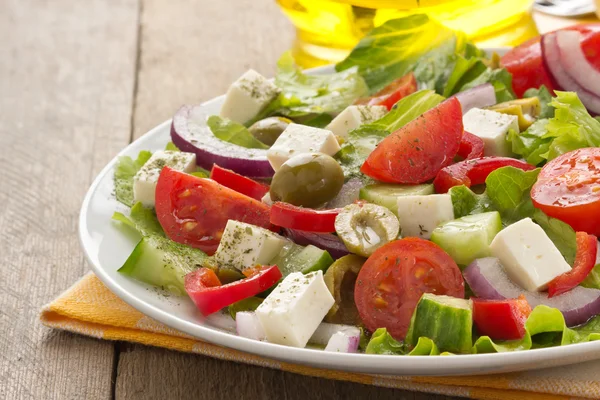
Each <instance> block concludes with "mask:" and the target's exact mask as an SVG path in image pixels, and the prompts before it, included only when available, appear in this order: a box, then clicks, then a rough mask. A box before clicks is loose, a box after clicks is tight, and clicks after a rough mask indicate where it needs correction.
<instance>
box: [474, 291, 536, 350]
mask: <svg viewBox="0 0 600 400" xmlns="http://www.w3.org/2000/svg"><path fill="white" fill-rule="evenodd" d="M471 301H472V302H473V322H474V323H475V326H476V327H477V331H478V332H479V334H480V335H482V336H483V335H486V336H489V337H490V338H492V339H495V340H517V339H521V338H522V337H523V336H524V335H525V321H526V320H527V317H529V314H531V307H530V306H529V303H528V302H527V299H525V296H523V295H521V296H519V298H518V299H507V300H483V299H477V298H472V299H471Z"/></svg>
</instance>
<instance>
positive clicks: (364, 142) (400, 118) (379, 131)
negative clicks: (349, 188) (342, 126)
mask: <svg viewBox="0 0 600 400" xmlns="http://www.w3.org/2000/svg"><path fill="white" fill-rule="evenodd" d="M442 100H444V98H443V97H442V96H440V95H438V94H436V93H435V92H434V91H433V90H421V91H419V92H416V93H413V94H411V95H409V96H407V97H405V98H403V99H402V100H400V101H398V103H396V105H395V106H394V108H393V109H392V110H391V111H390V112H389V113H387V114H386V115H384V116H383V117H382V118H380V119H378V120H377V121H374V122H372V123H370V124H366V125H362V126H360V127H358V128H357V129H354V130H352V131H350V132H349V133H348V140H347V141H346V143H344V145H343V146H342V149H341V150H340V151H339V152H338V154H336V158H337V159H338V161H340V163H341V165H342V169H343V170H344V174H345V176H346V178H350V177H353V176H361V174H360V173H359V169H360V166H361V165H362V164H363V163H364V161H365V160H366V159H367V157H368V156H369V154H371V152H372V151H373V150H374V149H375V147H377V144H379V142H380V141H381V140H383V139H384V138H385V137H386V136H388V135H389V134H390V133H392V132H394V131H396V130H398V129H400V128H402V127H403V126H404V125H406V124H407V123H409V122H410V121H412V120H414V119H416V118H417V117H419V116H420V115H421V114H423V113H424V112H425V111H428V110H429V109H431V108H433V107H435V106H437V105H438V104H439V103H441V102H442Z"/></svg>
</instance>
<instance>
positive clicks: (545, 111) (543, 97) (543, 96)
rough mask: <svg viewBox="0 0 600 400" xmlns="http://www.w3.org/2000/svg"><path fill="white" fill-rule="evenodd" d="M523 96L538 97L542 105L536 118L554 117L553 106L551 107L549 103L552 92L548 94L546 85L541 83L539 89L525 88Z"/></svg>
mask: <svg viewBox="0 0 600 400" xmlns="http://www.w3.org/2000/svg"><path fill="white" fill-rule="evenodd" d="M523 97H524V98H527V97H537V98H538V99H540V106H541V107H542V110H541V112H540V115H539V116H538V118H540V119H541V118H552V117H554V107H552V105H551V104H550V103H551V102H552V94H550V92H549V91H548V89H547V88H546V86H544V85H542V86H540V88H539V89H537V88H531V89H527V90H526V91H525V93H524V94H523Z"/></svg>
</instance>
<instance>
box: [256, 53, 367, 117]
mask: <svg viewBox="0 0 600 400" xmlns="http://www.w3.org/2000/svg"><path fill="white" fill-rule="evenodd" d="M275 84H276V85H277V86H278V87H279V88H280V89H281V90H282V93H281V94H280V95H279V96H278V97H277V98H276V99H275V100H274V101H273V102H272V103H271V104H270V105H269V106H267V108H266V110H264V111H263V112H262V113H261V115H260V116H259V118H258V119H261V118H264V117H266V116H267V115H274V114H277V115H285V116H288V117H290V118H297V117H302V116H306V115H308V114H324V113H334V114H335V113H339V112H341V111H343V110H344V109H345V108H346V107H348V106H349V105H351V104H352V103H353V102H354V101H355V100H356V99H358V98H359V97H362V96H364V95H366V94H367V93H368V91H369V89H368V87H367V84H366V83H365V81H364V79H363V78H362V77H361V76H360V74H359V73H358V70H357V68H350V69H347V70H345V71H342V72H337V73H333V74H322V75H307V74H305V73H303V72H302V70H301V69H300V68H299V67H298V66H296V64H295V63H294V59H293V57H292V55H291V54H290V53H289V52H287V53H284V54H283V55H282V56H281V58H280V59H279V61H278V62H277V74H276V76H275ZM320 118H321V121H323V118H324V117H320ZM317 122H319V121H317Z"/></svg>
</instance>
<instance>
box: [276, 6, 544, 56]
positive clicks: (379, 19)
mask: <svg viewBox="0 0 600 400" xmlns="http://www.w3.org/2000/svg"><path fill="white" fill-rule="evenodd" d="M277 2H278V3H279V5H280V6H281V7H282V9H283V11H284V13H285V14H286V15H287V16H288V17H289V18H290V19H291V20H292V22H293V24H294V25H295V26H296V29H297V38H296V42H295V44H294V49H293V52H294V57H295V58H296V61H297V62H298V64H300V65H301V66H303V67H312V66H317V65H322V64H328V63H331V62H337V61H339V60H341V59H343V58H344V57H345V56H346V55H347V54H348V52H349V51H350V49H352V47H354V45H356V43H358V41H359V40H360V38H362V37H363V36H364V35H365V34H366V33H367V32H369V31H370V30H371V29H372V28H374V27H377V26H379V25H381V24H383V23H384V22H386V21H388V20H390V19H394V18H400V17H405V16H407V15H411V14H415V13H426V14H428V15H429V16H431V17H433V18H435V19H437V20H438V21H440V22H441V23H443V24H444V25H446V26H447V27H449V28H452V29H455V30H460V31H463V32H465V33H466V34H467V37H468V38H469V39H471V40H473V41H475V42H476V43H477V44H478V45H479V46H484V47H485V46H487V47H497V46H511V45H515V44H518V43H521V42H523V41H525V40H527V39H529V38H532V37H534V36H537V34H538V32H537V29H536V27H535V23H534V21H533V19H532V17H531V1H530V0H277Z"/></svg>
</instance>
